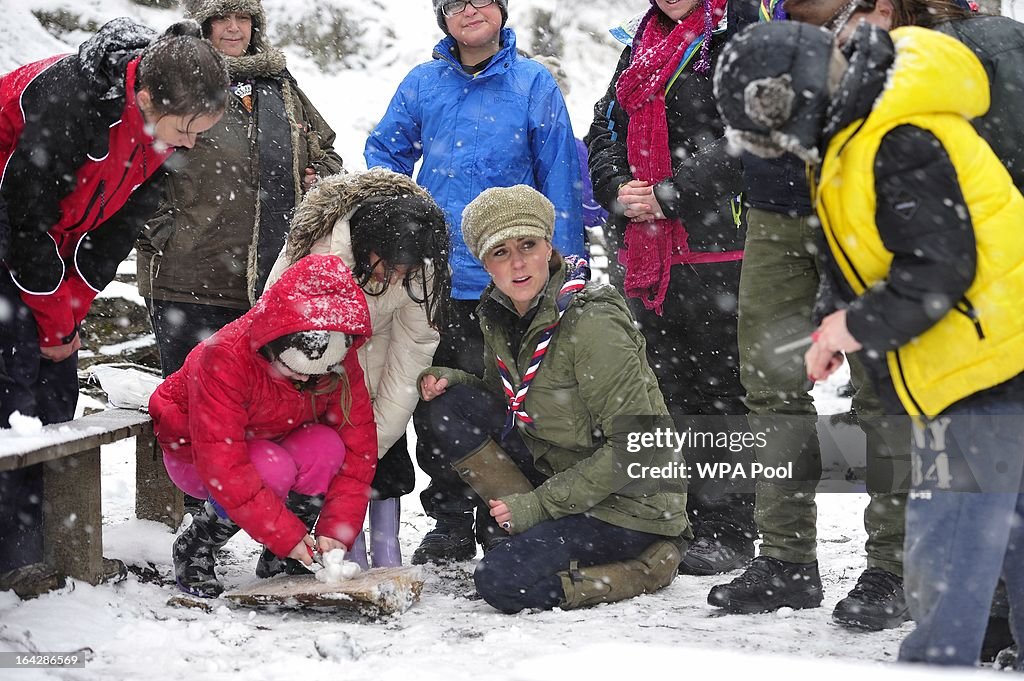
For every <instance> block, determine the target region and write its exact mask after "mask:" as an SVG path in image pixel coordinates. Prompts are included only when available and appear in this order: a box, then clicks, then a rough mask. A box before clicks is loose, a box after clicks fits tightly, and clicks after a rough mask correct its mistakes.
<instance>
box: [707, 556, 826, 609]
mask: <svg viewBox="0 0 1024 681" xmlns="http://www.w3.org/2000/svg"><path fill="white" fill-rule="evenodd" d="M821 599H822V590H821V577H820V576H819V575H818V561H814V562H813V563H790V562H787V561H784V560H779V559H777V558H771V557H769V556H758V557H757V558H755V559H754V560H753V561H751V563H750V566H749V567H748V568H747V569H746V570H745V571H744V572H743V574H741V575H740V576H739V577H737V578H736V579H734V580H732V581H731V582H729V583H728V584H719V585H718V586H716V587H714V588H712V589H711V593H709V594H708V604H710V605H713V606H715V607H716V608H722V609H724V610H725V611H727V612H731V613H735V614H753V613H759V612H772V611H773V610H778V609H779V608H793V609H794V610H800V609H803V608H817V607H818V606H820V605H821Z"/></svg>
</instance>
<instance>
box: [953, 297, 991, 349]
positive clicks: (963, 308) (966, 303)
mask: <svg viewBox="0 0 1024 681" xmlns="http://www.w3.org/2000/svg"><path fill="white" fill-rule="evenodd" d="M953 309H954V310H956V311H957V312H959V313H960V314H962V315H964V316H965V317H967V318H968V319H969V320H971V323H972V324H974V331H975V332H976V333H977V334H978V340H985V330H984V329H983V328H982V327H981V319H979V315H978V310H977V308H975V307H974V303H972V302H971V300H970V299H969V298H968V297H967V296H964V297H962V298H961V299H960V300H958V301H957V303H956V305H954V306H953Z"/></svg>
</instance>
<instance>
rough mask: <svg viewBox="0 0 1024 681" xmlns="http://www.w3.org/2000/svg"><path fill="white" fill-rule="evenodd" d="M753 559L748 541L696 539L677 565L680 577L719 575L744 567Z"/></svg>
mask: <svg viewBox="0 0 1024 681" xmlns="http://www.w3.org/2000/svg"><path fill="white" fill-rule="evenodd" d="M753 557H754V542H752V541H750V540H749V539H727V538H720V539H715V538H714V537H698V538H697V539H696V540H694V542H693V543H692V544H690V548H689V549H687V551H686V554H685V555H684V556H683V561H682V562H681V563H680V564H679V574H681V575H703V576H706V575H720V574H722V573H723V572H731V571H733V570H739V569H740V568H742V567H745V566H746V565H747V564H748V563H749V562H750V559H751V558H753Z"/></svg>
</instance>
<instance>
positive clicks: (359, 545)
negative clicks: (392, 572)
mask: <svg viewBox="0 0 1024 681" xmlns="http://www.w3.org/2000/svg"><path fill="white" fill-rule="evenodd" d="M365 536H366V534H365V533H364V532H363V531H362V530H359V534H357V535H356V540H355V541H354V542H352V549H351V550H350V551H349V552H348V553H346V554H345V560H350V561H352V562H353V563H355V564H356V565H358V566H359V568H360V569H361V570H369V569H370V566H369V564H368V563H367V562H366V539H364V537H365Z"/></svg>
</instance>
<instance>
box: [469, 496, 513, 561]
mask: <svg viewBox="0 0 1024 681" xmlns="http://www.w3.org/2000/svg"><path fill="white" fill-rule="evenodd" d="M511 538H512V537H511V535H509V533H508V532H506V531H505V530H503V529H501V528H500V527H498V523H497V522H495V520H494V518H492V517H491V510H490V509H489V508H480V507H478V508H477V509H476V543H477V544H479V545H480V548H482V549H483V550H484V555H485V556H486V555H487V553H488V551H491V550H492V549H496V548H497V547H499V546H501V545H502V544H504V543H505V542H507V541H508V540H509V539H511Z"/></svg>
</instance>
